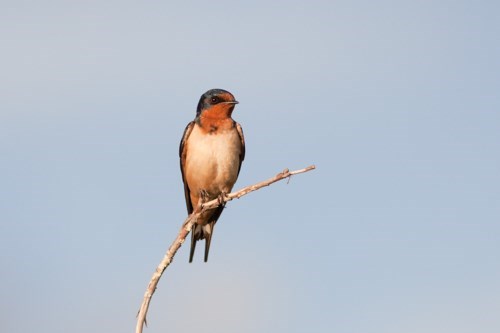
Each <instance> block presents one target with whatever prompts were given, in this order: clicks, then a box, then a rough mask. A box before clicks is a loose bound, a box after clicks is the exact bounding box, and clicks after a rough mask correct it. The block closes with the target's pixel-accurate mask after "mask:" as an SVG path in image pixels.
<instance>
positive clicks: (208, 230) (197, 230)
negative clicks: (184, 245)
mask: <svg viewBox="0 0 500 333" xmlns="http://www.w3.org/2000/svg"><path fill="white" fill-rule="evenodd" d="M223 209H224V206H219V207H218V208H216V210H215V212H214V214H213V215H212V216H211V218H210V219H211V222H209V223H207V224H205V225H204V226H202V225H199V224H195V225H194V226H193V229H192V230H191V251H190V253H189V262H192V261H193V256H194V251H195V249H196V242H197V241H199V240H202V239H204V240H205V257H204V261H205V262H207V260H208V252H209V251H210V243H211V242H212V235H213V232H214V226H215V223H216V222H217V220H218V219H219V217H220V214H222V210H223Z"/></svg>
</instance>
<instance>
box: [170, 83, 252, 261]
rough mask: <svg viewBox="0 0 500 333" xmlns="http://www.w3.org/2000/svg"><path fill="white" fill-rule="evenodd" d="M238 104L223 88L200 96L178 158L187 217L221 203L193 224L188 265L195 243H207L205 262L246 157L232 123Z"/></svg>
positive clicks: (237, 127)
mask: <svg viewBox="0 0 500 333" xmlns="http://www.w3.org/2000/svg"><path fill="white" fill-rule="evenodd" d="M238 103H239V102H238V101H237V100H236V99H235V98H234V96H233V94H231V93H230V92H229V91H226V90H223V89H211V90H208V91H207V92H205V93H204V94H203V95H201V97H200V100H199V102H198V106H197V108H196V117H195V119H194V120H193V121H191V122H189V124H188V125H187V126H186V129H185V130H184V134H183V136H182V140H181V142H180V146H179V158H180V167H181V174H182V181H183V183H184V195H185V199H186V208H187V212H188V214H191V213H192V212H193V210H194V208H196V207H197V206H198V204H199V201H200V200H203V202H206V201H209V200H213V199H216V198H219V200H220V202H221V204H220V205H219V206H218V207H216V208H213V209H210V210H207V211H205V212H204V213H202V214H201V216H200V217H199V218H198V219H197V221H196V222H195V224H194V225H193V229H192V233H191V250H190V254H189V262H190V263H191V262H192V261H193V255H194V252H195V248H196V242H198V241H199V240H203V239H204V240H205V256H204V261H205V262H207V260H208V252H209V250H210V243H211V241H212V236H213V232H214V226H215V223H216V222H217V220H218V219H219V217H220V215H221V214H222V211H223V209H224V206H225V205H224V204H223V200H222V198H223V196H225V195H227V194H228V193H230V192H231V189H232V188H233V186H234V183H235V182H236V180H237V178H238V175H239V173H240V169H241V164H242V162H243V159H244V158H245V138H244V136H243V129H242V128H241V125H240V124H239V123H237V122H236V121H234V120H233V118H232V117H231V116H232V113H233V110H234V108H235V106H236V104H238Z"/></svg>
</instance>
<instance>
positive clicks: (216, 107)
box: [196, 89, 238, 118]
mask: <svg viewBox="0 0 500 333" xmlns="http://www.w3.org/2000/svg"><path fill="white" fill-rule="evenodd" d="M236 104H238V101H237V100H235V99H234V96H233V94H231V93H230V92H229V91H226V90H222V89H211V90H209V91H207V92H206V93H204V94H203V95H201V97H200V101H199V102H198V107H197V109H196V117H200V116H203V117H210V118H227V117H231V113H232V112H233V110H234V106H235V105H236Z"/></svg>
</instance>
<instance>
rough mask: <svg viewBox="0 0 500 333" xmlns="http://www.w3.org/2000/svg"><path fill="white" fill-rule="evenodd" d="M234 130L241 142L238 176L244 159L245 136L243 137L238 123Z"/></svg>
mask: <svg viewBox="0 0 500 333" xmlns="http://www.w3.org/2000/svg"><path fill="white" fill-rule="evenodd" d="M236 130H237V131H238V134H239V135H240V141H241V152H240V166H239V167H238V175H239V174H240V170H241V163H243V160H244V159H245V136H244V135H243V129H242V128H241V125H240V124H238V123H236Z"/></svg>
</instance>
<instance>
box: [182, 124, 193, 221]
mask: <svg viewBox="0 0 500 333" xmlns="http://www.w3.org/2000/svg"><path fill="white" fill-rule="evenodd" d="M193 127H194V121H192V122H190V123H189V124H188V125H187V126H186V129H185V130H184V134H183V135H182V140H181V144H180V146H179V157H180V164H181V173H182V181H183V182H184V196H185V197H186V208H187V211H188V214H191V213H192V212H193V203H192V202H191V196H190V191H189V187H188V185H187V181H186V175H184V166H185V165H186V142H187V139H188V137H189V135H190V134H191V132H192V131H193Z"/></svg>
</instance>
